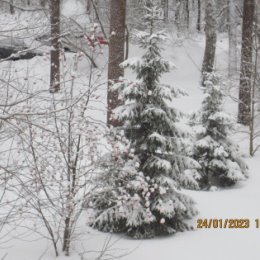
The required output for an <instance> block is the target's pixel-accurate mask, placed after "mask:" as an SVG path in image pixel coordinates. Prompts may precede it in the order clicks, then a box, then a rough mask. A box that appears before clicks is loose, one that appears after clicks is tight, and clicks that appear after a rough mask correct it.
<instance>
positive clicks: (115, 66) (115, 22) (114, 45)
mask: <svg viewBox="0 0 260 260" xmlns="http://www.w3.org/2000/svg"><path fill="white" fill-rule="evenodd" d="M125 19H126V0H110V43H109V64H108V93H107V104H108V112H107V123H108V125H112V126H119V122H117V121H116V120H115V119H114V118H113V114H112V111H113V109H115V108H116V107H117V106H118V105H119V100H118V93H117V92H116V91H112V90H111V88H110V86H111V82H113V81H114V82H116V81H118V79H119V78H120V77H122V76H124V70H123V68H121V67H120V66H119V65H120V63H122V62H123V61H124V49H125Z"/></svg>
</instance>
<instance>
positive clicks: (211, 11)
mask: <svg viewBox="0 0 260 260" xmlns="http://www.w3.org/2000/svg"><path fill="white" fill-rule="evenodd" d="M216 23H217V21H216V14H215V3H214V0H208V1H207V5H206V16H205V34H206V47H205V52H204V58H203V65H202V85H204V82H205V76H206V74H207V73H211V72H212V71H213V68H214V61H215V55H216V43H217V27H216Z"/></svg>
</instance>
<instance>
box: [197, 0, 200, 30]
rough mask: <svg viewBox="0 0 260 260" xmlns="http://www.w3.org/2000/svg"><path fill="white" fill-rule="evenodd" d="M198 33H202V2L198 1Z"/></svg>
mask: <svg viewBox="0 0 260 260" xmlns="http://www.w3.org/2000/svg"><path fill="white" fill-rule="evenodd" d="M197 31H198V32H200V31H201V0H198V17H197Z"/></svg>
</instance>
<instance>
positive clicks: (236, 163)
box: [193, 73, 247, 188]
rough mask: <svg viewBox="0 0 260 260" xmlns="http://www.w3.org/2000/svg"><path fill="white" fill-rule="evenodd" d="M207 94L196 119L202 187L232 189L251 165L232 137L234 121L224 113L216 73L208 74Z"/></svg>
mask: <svg viewBox="0 0 260 260" xmlns="http://www.w3.org/2000/svg"><path fill="white" fill-rule="evenodd" d="M204 91H205V95H204V100H203V103H202V109H201V111H200V113H199V115H195V116H194V118H193V123H194V121H196V123H195V126H194V129H195V132H196V135H197V141H196V142H195V145H194V159H195V160H197V161H198V162H199V163H200V165H201V168H200V170H199V172H200V174H201V179H200V185H201V188H210V187H211V186H231V185H233V184H235V183H236V182H237V181H240V180H245V179H246V177H247V166H246V165H245V163H244V162H243V160H242V159H241V156H240V154H239V149H238V146H237V145H235V144H234V142H232V140H231V139H230V137H229V135H230V130H231V129H232V128H233V127H234V120H233V118H232V117H231V116H230V115H228V114H227V113H225V112H224V111H223V91H222V89H221V84H220V79H219V78H218V77H217V76H216V75H214V73H211V74H207V75H206V81H205V90H204Z"/></svg>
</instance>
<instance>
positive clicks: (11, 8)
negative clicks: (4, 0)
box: [10, 0, 14, 14]
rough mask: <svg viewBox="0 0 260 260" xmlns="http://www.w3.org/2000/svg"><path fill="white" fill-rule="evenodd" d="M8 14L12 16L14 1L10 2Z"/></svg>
mask: <svg viewBox="0 0 260 260" xmlns="http://www.w3.org/2000/svg"><path fill="white" fill-rule="evenodd" d="M10 14H14V0H10Z"/></svg>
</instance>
